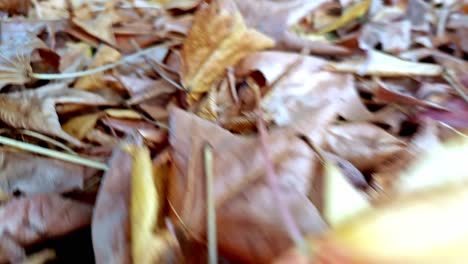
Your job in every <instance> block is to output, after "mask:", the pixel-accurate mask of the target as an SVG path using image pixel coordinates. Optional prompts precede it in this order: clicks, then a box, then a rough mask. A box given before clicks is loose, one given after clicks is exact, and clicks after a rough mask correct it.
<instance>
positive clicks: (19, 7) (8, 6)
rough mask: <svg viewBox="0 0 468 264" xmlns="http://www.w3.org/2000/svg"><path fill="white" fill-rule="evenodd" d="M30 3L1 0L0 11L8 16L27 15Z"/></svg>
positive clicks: (23, 0) (26, 1) (22, 0)
mask: <svg viewBox="0 0 468 264" xmlns="http://www.w3.org/2000/svg"><path fill="white" fill-rule="evenodd" d="M30 6H31V2H30V1H28V0H19V1H17V0H1V1H0V10H1V11H4V12H8V13H10V14H27V13H28V9H29V7H30Z"/></svg>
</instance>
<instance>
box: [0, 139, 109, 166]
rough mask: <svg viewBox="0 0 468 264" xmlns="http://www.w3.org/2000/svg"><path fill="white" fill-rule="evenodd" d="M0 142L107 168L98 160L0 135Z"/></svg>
mask: <svg viewBox="0 0 468 264" xmlns="http://www.w3.org/2000/svg"><path fill="white" fill-rule="evenodd" d="M0 144H4V145H7V146H11V147H15V148H18V149H21V150H25V151H29V152H33V153H37V154H41V155H44V156H47V157H51V158H56V159H59V160H63V161H68V162H71V163H75V164H80V165H84V166H87V167H91V168H95V169H99V170H104V171H105V170H107V169H108V167H107V165H106V164H104V163H101V162H98V161H94V160H89V159H86V158H83V157H80V156H75V155H70V154H67V153H62V152H59V151H56V150H51V149H47V148H43V147H39V146H36V145H33V144H29V143H25V142H21V141H18V140H15V139H11V138H8V137H3V136H0Z"/></svg>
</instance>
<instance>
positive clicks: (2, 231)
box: [0, 194, 93, 262]
mask: <svg viewBox="0 0 468 264" xmlns="http://www.w3.org/2000/svg"><path fill="white" fill-rule="evenodd" d="M92 210H93V209H92V206H90V205H87V204H83V203H78V202H75V201H73V200H69V199H65V198H62V197H60V196H59V195H56V194H42V195H35V196H30V197H24V198H15V199H12V200H10V201H8V202H7V203H6V204H4V205H3V206H2V207H0V220H1V221H0V223H1V224H0V249H1V250H0V261H1V262H4V261H6V260H7V259H9V260H11V261H13V262H14V261H18V259H11V257H12V253H13V258H14V257H20V258H22V257H24V256H21V255H19V256H18V255H16V254H14V252H9V250H8V249H12V246H13V248H16V249H18V248H19V249H21V247H22V246H29V245H32V244H34V243H37V242H40V241H43V240H46V239H49V238H54V237H58V236H62V235H65V234H67V233H69V232H71V231H73V230H76V229H79V228H81V227H84V226H86V225H88V224H89V223H90V221H91V214H92ZM6 243H10V245H6ZM5 249H6V250H5ZM23 253H24V252H23ZM15 255H16V256H15ZM20 260H21V259H20Z"/></svg>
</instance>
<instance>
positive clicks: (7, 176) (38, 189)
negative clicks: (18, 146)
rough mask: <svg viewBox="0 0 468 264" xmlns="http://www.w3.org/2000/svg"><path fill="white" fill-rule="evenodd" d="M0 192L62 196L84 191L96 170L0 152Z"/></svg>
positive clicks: (31, 156) (26, 155) (24, 154)
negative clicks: (58, 194)
mask: <svg viewBox="0 0 468 264" xmlns="http://www.w3.org/2000/svg"><path fill="white" fill-rule="evenodd" d="M0 161H1V162H0V167H1V171H0V188H1V190H2V191H3V192H5V193H8V194H10V195H12V194H13V193H15V192H17V191H19V192H20V193H22V194H25V195H30V194H38V193H54V192H55V193H62V192H66V191H71V190H74V189H81V188H83V185H84V181H85V179H86V178H89V177H90V176H92V174H93V173H94V172H96V170H94V169H88V168H86V167H83V166H80V165H76V164H72V163H68V162H63V161H59V160H55V159H49V158H42V157H39V156H35V155H32V154H29V153H23V152H16V151H11V150H5V149H3V150H1V151H0Z"/></svg>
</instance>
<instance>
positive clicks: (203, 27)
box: [181, 0, 274, 93]
mask: <svg viewBox="0 0 468 264" xmlns="http://www.w3.org/2000/svg"><path fill="white" fill-rule="evenodd" d="M207 20H209V21H210V23H206V21H207ZM273 44H274V43H273V40H271V39H269V38H268V37H266V36H264V35H262V34H261V33H259V32H257V31H255V30H253V29H249V28H247V26H246V25H245V24H244V20H243V18H242V16H241V15H240V13H239V11H238V10H237V7H236V5H235V3H233V2H232V1H231V0H222V1H214V2H212V3H211V5H206V4H204V5H202V6H201V7H200V8H199V9H198V11H197V13H196V14H195V18H194V21H193V25H192V29H191V30H190V32H189V34H188V36H187V39H186V40H185V43H184V46H183V48H182V60H183V64H182V72H181V76H182V83H183V84H184V86H185V87H186V88H187V89H188V90H189V91H190V92H191V93H203V92H206V91H208V90H209V89H210V87H211V85H212V84H213V83H214V82H215V81H216V80H217V79H218V78H219V77H220V76H221V75H222V74H223V73H224V71H225V69H226V67H227V66H232V65H234V64H235V63H236V62H238V61H239V60H240V59H242V57H244V56H245V55H247V54H248V53H250V52H252V51H256V50H260V49H265V48H269V47H272V46H273Z"/></svg>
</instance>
